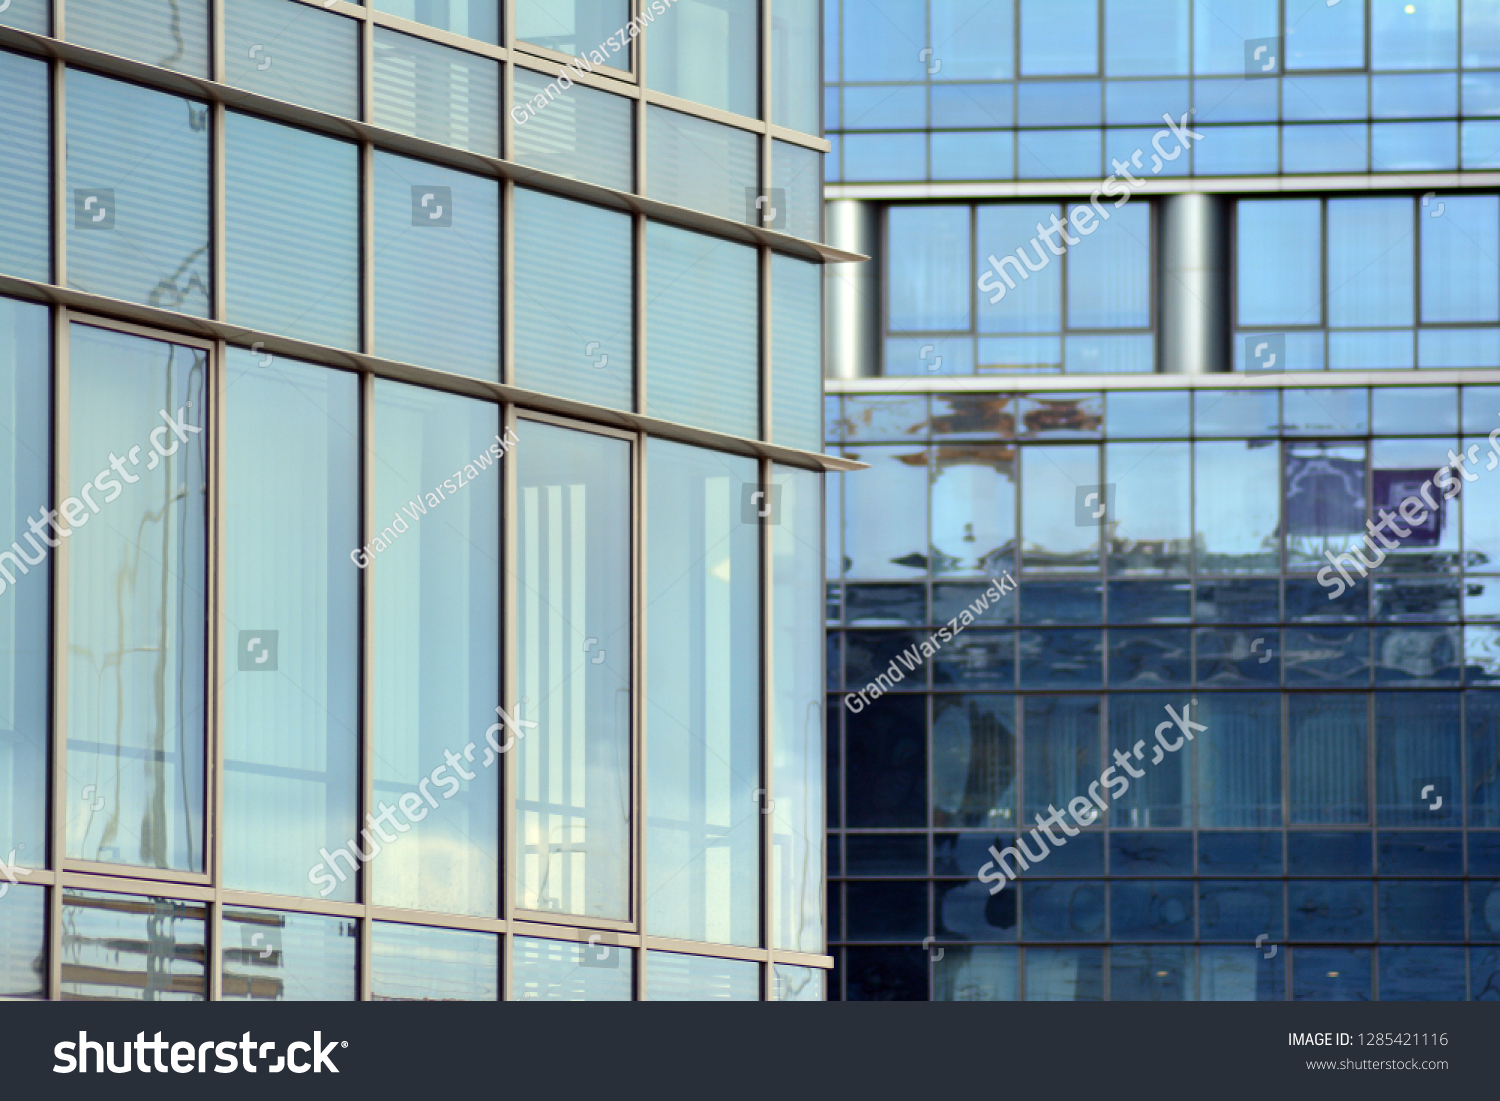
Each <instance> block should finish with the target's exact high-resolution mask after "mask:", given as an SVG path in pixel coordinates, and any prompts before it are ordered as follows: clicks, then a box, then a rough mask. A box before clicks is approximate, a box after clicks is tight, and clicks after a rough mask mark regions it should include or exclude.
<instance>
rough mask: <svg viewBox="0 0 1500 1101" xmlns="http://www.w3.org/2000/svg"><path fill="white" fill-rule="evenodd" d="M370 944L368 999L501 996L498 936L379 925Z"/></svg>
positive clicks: (490, 999)
mask: <svg viewBox="0 0 1500 1101" xmlns="http://www.w3.org/2000/svg"><path fill="white" fill-rule="evenodd" d="M373 928H374V937H373V939H372V940H371V942H370V999H371V1000H372V1001H377V1002H493V1001H498V1000H499V998H500V938H499V937H497V936H495V935H494V934H493V933H470V932H463V931H460V930H457V929H430V928H427V927H426V926H422V925H396V924H394V923H392V922H389V921H377V922H375V924H374V926H373Z"/></svg>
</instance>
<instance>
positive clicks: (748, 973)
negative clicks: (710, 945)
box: [646, 951, 761, 1002]
mask: <svg viewBox="0 0 1500 1101" xmlns="http://www.w3.org/2000/svg"><path fill="white" fill-rule="evenodd" d="M760 994H761V991H760V964H758V963H751V962H749V961H746V960H724V959H714V958H712V957H709V956H685V955H681V954H679V953H676V952H655V951H653V952H647V953H646V1000H647V1001H652V1002H755V1001H759V1000H760Z"/></svg>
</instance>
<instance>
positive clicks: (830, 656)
mask: <svg viewBox="0 0 1500 1101" xmlns="http://www.w3.org/2000/svg"><path fill="white" fill-rule="evenodd" d="M839 638H840V635H839V632H838V631H829V632H828V635H827V640H826V643H825V645H826V646H827V647H828V652H827V655H826V656H825V658H824V661H825V663H826V664H825V666H824V668H825V670H826V673H827V677H828V684H827V687H828V688H829V689H830V690H831V691H835V692H836V691H838V687H839V654H840V650H839Z"/></svg>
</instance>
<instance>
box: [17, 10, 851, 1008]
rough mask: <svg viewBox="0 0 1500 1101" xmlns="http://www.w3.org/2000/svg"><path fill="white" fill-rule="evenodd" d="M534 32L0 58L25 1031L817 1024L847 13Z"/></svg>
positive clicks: (27, 27) (419, 24) (577, 15)
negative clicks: (828, 151)
mask: <svg viewBox="0 0 1500 1101" xmlns="http://www.w3.org/2000/svg"><path fill="white" fill-rule="evenodd" d="M211 12H214V13H219V14H220V15H221V16H222V20H223V23H222V25H221V26H214V25H212V24H211V23H210V14H211ZM501 14H502V10H501V7H500V5H499V4H498V3H496V2H495V0H462V2H458V0H455V2H453V3H446V4H427V3H420V2H418V3H413V2H411V0H379V2H378V3H375V4H374V5H373V6H370V7H365V6H360V5H354V4H349V3H343V2H337V3H331V4H321V3H304V2H300V0H222V2H220V3H215V4H212V5H211V4H210V3H209V2H208V0H130V2H126V0H66V2H65V0H53V2H52V3H51V4H48V3H47V2H46V0H11V3H9V4H6V5H4V6H3V10H0V92H3V93H4V98H5V100H6V102H7V104H8V105H9V106H8V108H7V110H6V111H5V112H3V114H0V148H3V149H4V150H5V153H4V156H3V157H0V441H3V442H0V854H7V855H6V856H5V861H6V869H7V870H8V871H12V872H13V874H14V881H13V882H11V881H6V880H0V884H3V887H4V889H3V890H0V998H36V997H52V998H97V997H107V998H127V999H145V1000H157V999H201V998H205V997H211V998H244V999H255V1000H290V999H349V998H366V999H376V1000H383V999H422V1000H430V999H478V1000H486V999H496V998H507V999H509V998H515V999H521V998H595V999H612V998H689V999H691V998H732V999H737V998H763V997H774V998H786V999H796V998H808V997H821V992H822V987H823V975H824V973H825V972H824V970H823V969H824V968H825V967H826V966H827V962H828V961H827V958H826V957H825V956H824V955H823V953H824V950H825V934H824V921H823V905H824V903H823V868H822V860H821V854H822V836H823V806H822V795H823V791H824V789H825V781H824V777H823V775H822V771H821V767H822V757H821V752H820V739H821V729H822V726H823V721H824V720H823V715H822V695H823V686H822V685H823V673H822V664H821V655H822V652H823V650H822V637H821V631H820V626H819V623H818V620H817V608H818V604H819V601H820V599H821V594H822V574H821V553H820V551H819V550H818V546H819V541H820V539H821V533H822V514H821V510H822V492H823V491H822V478H823V470H824V468H825V465H826V464H825V462H824V461H823V460H822V459H820V458H818V457H816V456H814V455H809V454H806V452H816V451H817V450H818V449H819V444H820V429H819V415H820V401H821V393H822V390H821V345H822V314H821V294H820V289H821V262H822V260H823V259H824V252H823V250H822V248H821V246H820V245H817V244H816V240H817V238H818V234H819V224H820V214H819V210H820V206H821V200H820V197H819V194H818V192H819V188H820V184H821V180H820V175H821V168H820V161H821V149H822V142H821V139H819V138H817V137H815V136H814V135H815V134H816V132H817V121H818V120H817V113H816V108H817V94H818V87H819V81H820V73H819V67H818V56H817V50H816V37H815V36H813V38H812V39H808V38H807V37H806V36H805V35H802V34H801V31H800V30H799V28H804V27H805V26H808V25H811V26H812V27H814V28H815V27H816V25H817V6H816V3H812V2H809V0H775V3H774V5H773V6H772V9H771V10H770V11H768V12H767V13H766V20H765V27H766V28H767V29H768V31H769V33H770V34H771V35H772V38H773V42H772V45H771V48H770V50H769V53H768V55H765V56H769V58H770V65H769V69H768V71H762V70H761V65H760V59H761V58H762V56H763V51H761V50H760V49H758V48H754V47H752V48H750V49H748V50H747V49H745V48H744V47H745V44H746V42H750V43H752V44H758V43H759V36H760V34H761V26H762V24H761V16H760V13H759V9H758V8H757V7H756V6H755V5H754V4H751V3H748V2H747V0H714V2H709V0H677V2H676V3H675V4H673V5H671V6H670V8H669V7H667V6H666V5H655V6H653V5H651V4H649V3H639V2H637V3H626V2H624V0H528V2H526V3H521V4H519V5H517V6H516V8H515V9H514V10H513V11H506V12H505V13H504V15H505V18H504V19H502V18H501ZM632 19H634V20H636V21H637V23H636V24H634V25H633V29H632V30H631V31H630V32H629V33H627V32H626V30H625V27H626V25H627V23H630V21H631V20H632ZM726 27H732V28H733V30H734V33H733V35H727V34H726V33H725V29H726ZM507 28H509V29H507ZM643 28H644V29H643ZM54 31H55V32H56V37H50V32H54ZM612 43H613V44H612ZM549 51H550V53H549ZM716 51H717V52H716ZM720 55H722V56H720ZM570 56H571V57H572V58H574V59H577V61H578V65H579V67H580V68H581V69H582V70H583V71H579V70H578V69H574V70H571V71H572V73H573V76H572V78H571V79H569V78H566V77H564V76H559V75H556V74H558V72H559V70H560V69H561V67H562V62H563V61H564V60H567V59H568V57H570ZM585 61H587V62H588V64H587V65H585V64H584V62H585ZM166 70H173V72H170V73H169V72H166ZM180 74H187V75H189V76H192V77H195V78H206V79H202V80H200V81H199V82H198V83H196V84H194V85H193V88H194V89H195V91H194V94H192V95H185V94H183V88H184V84H183V82H182V80H181V76H180ZM663 101H670V104H671V110H667V108H666V107H665V106H663ZM507 103H509V104H510V107H511V109H510V110H503V109H502V107H503V105H505V104H507ZM517 177H524V181H525V186H522V185H521V184H520V183H518V182H517ZM566 177H571V178H566ZM682 180H687V181H689V183H690V184H691V186H690V187H687V188H686V189H684V187H683V185H682V184H681V181H682ZM632 193H634V194H636V195H640V196H644V197H645V198H646V199H649V200H655V202H652V203H647V204H645V205H646V206H647V207H649V209H650V212H651V213H650V216H649V217H648V216H647V215H646V214H643V213H641V208H642V205H643V204H642V203H641V202H640V200H639V199H637V198H632V197H631V194H632ZM757 199H771V201H772V202H771V203H767V202H765V201H762V202H757V201H756V200H757ZM772 203H774V205H775V206H776V207H777V208H778V209H777V212H776V214H775V215H772V214H771V213H769V212H768V211H767V210H766V209H765V208H766V207H767V206H769V205H772ZM580 258H587V261H588V265H587V267H586V268H585V267H583V266H581V265H580V263H579V260H580ZM648 321H649V326H648V325H647V322H648ZM648 331H649V334H650V335H649V338H646V337H645V336H644V334H645V333H646V332H648ZM648 425H649V428H648ZM756 494H760V495H761V496H762V497H765V498H768V499H769V500H770V501H771V502H772V505H773V507H772V508H769V509H767V508H765V507H763V506H762V505H760V504H759V503H758V502H759V501H760V500H761V497H757V496H756ZM647 609H649V613H648V612H647ZM648 656H649V657H650V659H651V661H650V669H651V670H652V675H651V676H650V677H649V678H648V677H647V675H646V669H647V662H646V659H647V657H648ZM648 729H649V730H650V732H651V737H650V739H649V741H648V740H647V739H646V737H645V732H646V730H648ZM648 746H649V750H648V748H647V747H648ZM763 808H764V810H765V812H766V813H762V810H763ZM772 808H774V810H773V809H772ZM65 874H66V877H67V878H66V881H65V880H64V875H65Z"/></svg>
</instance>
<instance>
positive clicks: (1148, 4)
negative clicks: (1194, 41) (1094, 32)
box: [1104, 0, 1188, 76]
mask: <svg viewBox="0 0 1500 1101" xmlns="http://www.w3.org/2000/svg"><path fill="white" fill-rule="evenodd" d="M1104 71H1105V72H1106V73H1108V74H1109V75H1110V76H1159V75H1167V74H1177V73H1186V72H1187V71H1188V0H1105V3H1104Z"/></svg>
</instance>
